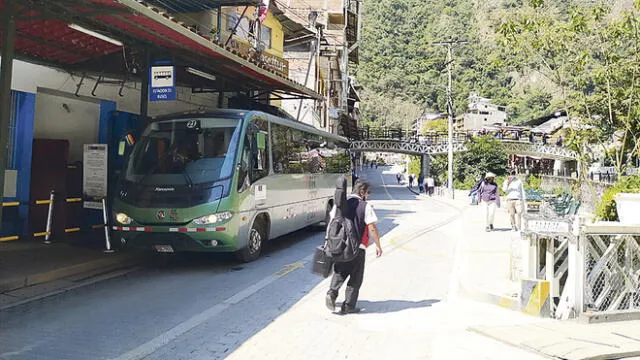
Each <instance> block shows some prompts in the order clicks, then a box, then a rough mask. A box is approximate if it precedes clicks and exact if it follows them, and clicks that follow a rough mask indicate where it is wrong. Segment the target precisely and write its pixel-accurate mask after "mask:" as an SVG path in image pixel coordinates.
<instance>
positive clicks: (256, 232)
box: [236, 220, 265, 262]
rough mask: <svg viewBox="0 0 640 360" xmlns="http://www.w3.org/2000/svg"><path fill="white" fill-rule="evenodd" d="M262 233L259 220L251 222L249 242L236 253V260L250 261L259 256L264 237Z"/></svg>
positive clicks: (262, 228) (262, 229) (262, 227)
mask: <svg viewBox="0 0 640 360" xmlns="http://www.w3.org/2000/svg"><path fill="white" fill-rule="evenodd" d="M264 234H265V231H264V226H262V223H261V222H260V221H258V220H256V221H255V222H254V223H253V226H252V227H251V230H249V243H248V244H247V246H246V247H245V248H243V249H242V250H240V251H238V252H237V254H236V256H237V258H238V260H240V261H242V262H251V261H254V260H256V259H257V258H258V257H260V251H262V245H263V243H264V239H265V235H264Z"/></svg>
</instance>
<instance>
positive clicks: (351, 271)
mask: <svg viewBox="0 0 640 360" xmlns="http://www.w3.org/2000/svg"><path fill="white" fill-rule="evenodd" d="M366 254H367V253H366V251H364V250H363V249H359V250H358V255H357V256H356V258H355V259H353V260H351V261H349V262H346V263H336V264H334V265H333V271H334V274H333V278H332V279H331V288H330V289H329V292H328V294H329V296H331V297H332V298H333V299H335V298H337V297H338V291H339V290H340V287H342V284H344V282H345V281H346V280H347V277H349V282H347V290H346V291H345V301H344V304H345V305H347V306H348V307H351V308H355V307H356V303H357V302H358V294H359V293H360V286H361V285H362V279H363V278H364V260H365V257H366ZM343 307H344V305H343Z"/></svg>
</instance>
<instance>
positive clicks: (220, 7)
mask: <svg viewBox="0 0 640 360" xmlns="http://www.w3.org/2000/svg"><path fill="white" fill-rule="evenodd" d="M217 26H218V34H217V41H218V43H219V42H220V41H222V6H218V23H217Z"/></svg>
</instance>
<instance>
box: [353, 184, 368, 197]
mask: <svg viewBox="0 0 640 360" xmlns="http://www.w3.org/2000/svg"><path fill="white" fill-rule="evenodd" d="M369 188H370V185H369V183H368V182H366V181H362V180H358V181H356V183H355V184H354V185H353V191H352V193H353V194H356V195H358V196H363V195H364V194H366V193H367V192H368V191H369Z"/></svg>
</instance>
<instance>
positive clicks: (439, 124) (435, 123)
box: [422, 119, 449, 135]
mask: <svg viewBox="0 0 640 360" xmlns="http://www.w3.org/2000/svg"><path fill="white" fill-rule="evenodd" d="M448 126H449V125H448V123H447V119H437V120H432V121H429V122H427V123H426V124H424V128H423V129H422V134H423V135H425V134H426V133H427V132H429V131H447V130H448Z"/></svg>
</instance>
